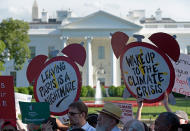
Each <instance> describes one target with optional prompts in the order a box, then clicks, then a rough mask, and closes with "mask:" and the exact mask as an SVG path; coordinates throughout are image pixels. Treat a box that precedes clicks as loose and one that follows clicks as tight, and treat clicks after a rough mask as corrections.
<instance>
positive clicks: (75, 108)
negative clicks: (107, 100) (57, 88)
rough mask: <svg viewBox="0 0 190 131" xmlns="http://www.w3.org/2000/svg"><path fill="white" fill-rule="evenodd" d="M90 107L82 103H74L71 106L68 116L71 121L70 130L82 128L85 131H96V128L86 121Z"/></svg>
mask: <svg viewBox="0 0 190 131" xmlns="http://www.w3.org/2000/svg"><path fill="white" fill-rule="evenodd" d="M87 114H88V107H87V106H86V105H85V104H84V103H83V102H81V101H77V102H73V103H71V104H70V105H69V111H68V116H69V120H70V124H71V127H70V130H72V129H75V128H82V129H84V130H85V131H95V128H94V127H92V126H91V125H89V124H88V122H87V121H86V118H87Z"/></svg>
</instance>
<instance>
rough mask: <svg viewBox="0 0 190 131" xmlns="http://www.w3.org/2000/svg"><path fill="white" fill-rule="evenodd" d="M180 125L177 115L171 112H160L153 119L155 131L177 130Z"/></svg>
mask: <svg viewBox="0 0 190 131" xmlns="http://www.w3.org/2000/svg"><path fill="white" fill-rule="evenodd" d="M179 126H180V122H179V119H178V117H177V115H175V114H174V113H172V112H162V113H161V114H160V115H159V116H158V118H157V119H156V120H155V125H154V130H155V131H178V128H179Z"/></svg>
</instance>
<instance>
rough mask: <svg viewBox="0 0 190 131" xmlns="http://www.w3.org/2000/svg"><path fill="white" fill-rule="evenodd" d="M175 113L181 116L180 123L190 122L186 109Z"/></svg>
mask: <svg viewBox="0 0 190 131" xmlns="http://www.w3.org/2000/svg"><path fill="white" fill-rule="evenodd" d="M175 114H176V115H177V117H178V118H179V122H180V124H187V123H188V115H187V113H186V112H184V111H180V110H179V111H176V112H175Z"/></svg>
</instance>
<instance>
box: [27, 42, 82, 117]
mask: <svg viewBox="0 0 190 131" xmlns="http://www.w3.org/2000/svg"><path fill="white" fill-rule="evenodd" d="M61 52H62V53H63V54H64V56H56V57H54V58H52V59H50V60H48V61H47V58H48V57H47V56H45V55H38V56H36V57H35V58H33V59H32V61H31V62H30V64H29V65H28V68H27V72H26V75H27V79H28V81H29V83H31V84H33V83H35V84H34V98H35V99H36V101H37V102H48V103H49V104H50V112H51V114H53V115H57V116H61V115H64V114H66V113H67V112H68V107H69V105H70V104H71V103H72V102H74V101H77V100H78V99H79V96H80V90H81V85H82V83H81V74H80V71H79V69H78V66H77V64H79V65H81V66H84V63H85V60H86V51H85V48H84V47H83V46H82V45H80V44H77V43H73V44H70V45H68V46H66V47H65V48H64V49H63V50H62V51H61Z"/></svg>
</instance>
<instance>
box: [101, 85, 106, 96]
mask: <svg viewBox="0 0 190 131" xmlns="http://www.w3.org/2000/svg"><path fill="white" fill-rule="evenodd" d="M101 90H102V96H103V97H106V90H105V88H104V86H101Z"/></svg>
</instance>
